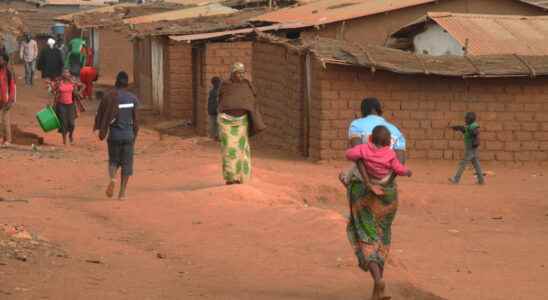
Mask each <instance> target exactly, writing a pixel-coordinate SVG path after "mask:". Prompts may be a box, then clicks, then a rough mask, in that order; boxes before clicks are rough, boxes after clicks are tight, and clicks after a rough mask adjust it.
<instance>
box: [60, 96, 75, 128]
mask: <svg viewBox="0 0 548 300" xmlns="http://www.w3.org/2000/svg"><path fill="white" fill-rule="evenodd" d="M55 113H56V114H57V117H58V118H59V121H60V122H61V127H60V128H59V132H60V133H70V132H73V131H74V127H75V119H76V106H75V105H74V103H73V104H61V103H57V104H56V105H55Z"/></svg>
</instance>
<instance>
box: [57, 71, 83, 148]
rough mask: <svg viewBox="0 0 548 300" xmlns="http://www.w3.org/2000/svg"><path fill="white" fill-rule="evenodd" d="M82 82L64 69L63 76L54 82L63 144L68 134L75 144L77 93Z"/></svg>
mask: <svg viewBox="0 0 548 300" xmlns="http://www.w3.org/2000/svg"><path fill="white" fill-rule="evenodd" d="M81 87H82V86H81V84H80V83H78V82H76V81H75V80H74V79H73V78H72V75H71V74H70V72H69V70H66V69H65V70H64V71H63V76H62V77H61V78H60V79H59V80H57V81H55V82H54V83H53V94H54V96H55V103H54V106H55V112H56V114H57V117H59V121H61V128H59V133H61V135H62V136H63V144H64V145H66V144H67V135H68V138H69V142H70V144H74V135H73V134H74V129H75V125H76V124H75V119H76V114H77V112H76V103H75V99H74V98H75V97H74V96H75V94H77V93H78V92H79V90H80V88H81Z"/></svg>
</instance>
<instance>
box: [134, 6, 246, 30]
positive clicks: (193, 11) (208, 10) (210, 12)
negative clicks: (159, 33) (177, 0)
mask: <svg viewBox="0 0 548 300" xmlns="http://www.w3.org/2000/svg"><path fill="white" fill-rule="evenodd" d="M237 11H238V10H236V9H233V8H230V7H226V6H223V5H220V4H216V3H213V4H209V5H205V6H197V7H192V8H186V9H178V10H173V11H168V12H164V13H158V14H152V15H146V16H141V17H136V18H131V19H126V20H124V23H125V24H132V25H137V24H144V23H154V22H161V21H174V20H182V19H190V18H197V17H208V16H217V15H228V14H233V13H235V12H237Z"/></svg>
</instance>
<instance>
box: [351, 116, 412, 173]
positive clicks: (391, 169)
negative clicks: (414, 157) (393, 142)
mask: <svg viewBox="0 0 548 300" xmlns="http://www.w3.org/2000/svg"><path fill="white" fill-rule="evenodd" d="M346 158H347V159H348V160H351V161H358V160H363V162H364V165H365V170H366V172H367V175H369V176H370V177H371V179H372V181H374V182H377V183H379V184H384V183H387V182H388V181H389V179H390V177H391V176H392V174H393V173H394V174H396V175H399V176H408V177H410V176H411V171H410V170H409V169H407V167H405V166H404V165H403V164H402V163H400V161H399V160H398V158H397V157H396V152H395V151H394V150H393V149H392V148H390V131H388V128H386V127H385V126H382V125H381V126H377V127H375V128H374V129H373V133H372V134H371V141H370V142H369V143H367V144H361V145H357V146H355V147H353V148H351V149H349V150H347V151H346Z"/></svg>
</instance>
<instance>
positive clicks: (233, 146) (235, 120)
mask: <svg viewBox="0 0 548 300" xmlns="http://www.w3.org/2000/svg"><path fill="white" fill-rule="evenodd" d="M218 122H219V139H220V140H221V153H222V156H223V177H224V179H225V181H227V182H240V183H244V182H246V181H248V180H249V178H250V177H251V150H250V148H249V118H248V116H247V115H244V116H241V117H233V116H230V115H227V114H224V113H220V114H219V118H218Z"/></svg>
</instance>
